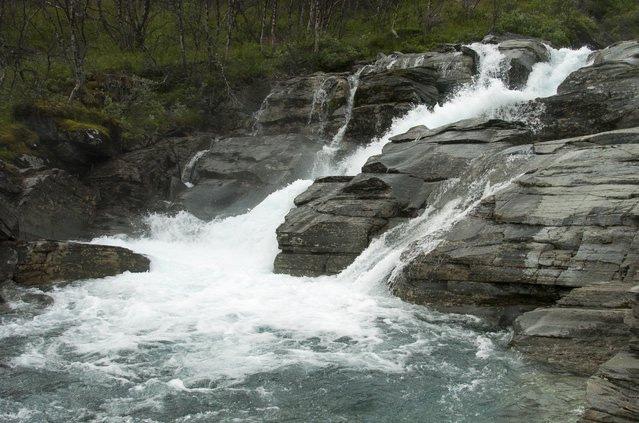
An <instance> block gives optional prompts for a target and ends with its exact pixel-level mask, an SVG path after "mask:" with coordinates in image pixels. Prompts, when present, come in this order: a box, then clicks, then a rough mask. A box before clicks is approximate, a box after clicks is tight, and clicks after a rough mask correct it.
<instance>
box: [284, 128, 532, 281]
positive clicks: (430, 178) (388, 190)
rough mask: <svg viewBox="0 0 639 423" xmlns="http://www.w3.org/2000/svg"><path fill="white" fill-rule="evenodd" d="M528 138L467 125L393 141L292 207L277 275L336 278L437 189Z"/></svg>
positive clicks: (418, 132)
mask: <svg viewBox="0 0 639 423" xmlns="http://www.w3.org/2000/svg"><path fill="white" fill-rule="evenodd" d="M530 136H531V134H530V132H529V131H528V130H527V129H526V128H525V127H524V126H523V125H520V124H516V123H508V122H504V121H501V120H485V119H472V120H467V121H461V122H458V123H455V124H452V125H447V126H445V127H442V128H437V129H435V130H426V129H423V128H422V129H420V128H417V129H415V130H413V131H411V134H410V135H404V136H400V137H396V138H395V139H394V140H393V142H392V143H390V144H387V145H386V146H385V147H384V150H383V152H382V154H381V155H380V156H375V157H371V158H370V159H369V160H368V162H367V163H366V164H365V165H364V167H363V169H362V170H363V173H361V174H360V175H358V176H356V177H354V178H348V177H346V178H343V177H342V178H339V177H338V178H325V179H320V180H318V181H316V182H315V183H314V184H313V185H312V186H311V187H310V188H309V190H308V191H307V192H305V193H303V194H302V195H300V196H299V197H298V198H297V199H296V200H295V204H296V206H297V208H296V209H293V210H292V211H291V212H290V213H289V214H288V215H287V216H286V219H285V222H284V223H283V224H282V225H281V226H280V227H279V228H278V229H277V239H278V243H279V246H280V249H281V250H282V252H281V253H280V254H279V255H278V256H277V258H276V260H275V270H276V271H278V272H284V273H291V274H296V275H318V274H326V273H328V274H330V273H337V272H339V271H340V270H342V269H343V268H344V267H346V266H347V265H348V264H350V263H351V262H352V261H353V260H354V259H355V257H356V256H357V255H358V254H359V253H361V252H362V251H363V250H364V249H365V248H366V247H367V246H368V244H369V243H370V241H371V240H372V239H373V237H375V236H376V235H379V234H380V233H382V232H383V231H385V230H387V229H388V228H390V227H392V226H394V225H395V224H397V223H398V222H401V221H403V220H406V219H407V218H410V217H415V216H416V215H417V214H418V213H419V211H420V210H422V209H423V208H424V207H425V206H426V205H428V204H430V203H431V202H432V199H433V195H434V194H436V193H437V192H438V188H439V187H441V186H442V184H444V183H445V182H446V181H447V180H448V179H450V178H454V177H458V176H459V175H460V173H461V172H462V171H463V170H464V169H465V168H467V167H468V166H469V164H470V163H471V162H472V161H473V160H475V159H477V158H478V157H481V156H491V155H494V154H496V152H498V151H502V150H505V149H507V148H508V147H511V146H516V145H518V144H523V143H526V142H528V141H529V140H530ZM409 137H410V138H412V139H411V140H409ZM409 141H410V142H409Z"/></svg>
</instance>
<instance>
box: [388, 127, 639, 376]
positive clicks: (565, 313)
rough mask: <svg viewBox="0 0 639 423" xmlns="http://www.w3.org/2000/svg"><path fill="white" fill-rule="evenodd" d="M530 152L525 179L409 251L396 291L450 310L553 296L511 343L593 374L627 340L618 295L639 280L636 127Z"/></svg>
mask: <svg viewBox="0 0 639 423" xmlns="http://www.w3.org/2000/svg"><path fill="white" fill-rule="evenodd" d="M399 145H402V144H399ZM533 151H534V152H535V155H534V156H533V157H532V158H531V160H530V161H529V162H528V164H527V166H526V167H524V168H522V169H521V171H522V172H526V174H525V175H523V176H521V177H520V178H519V179H518V180H517V181H516V182H515V183H513V184H511V185H510V186H509V187H508V188H506V189H504V190H502V191H499V192H497V193H496V194H494V195H492V196H490V197H488V198H486V199H484V200H483V201H482V202H481V203H480V205H479V206H478V207H477V208H476V209H475V210H474V211H473V212H471V213H470V215H469V216H468V217H467V218H466V219H464V220H462V221H460V222H459V223H458V224H456V225H455V226H454V227H453V228H452V229H451V230H450V232H448V233H447V234H446V236H445V238H444V241H443V242H441V243H440V244H439V245H438V246H437V247H436V248H435V249H434V250H432V251H429V252H425V253H418V254H416V255H411V251H408V252H406V253H405V256H406V257H412V258H411V260H410V262H409V264H408V265H407V266H406V267H405V268H404V271H403V275H402V277H400V278H398V280H397V281H395V284H394V288H393V289H394V292H395V294H396V295H399V296H400V297H402V298H404V299H406V300H408V301H411V302H416V303H421V304H428V305H430V306H433V307H436V308H440V309H447V310H456V311H459V310H470V309H473V308H475V309H481V308H489V309H495V308H501V309H503V310H506V311H507V310H508V308H509V307H511V306H518V307H519V312H523V311H526V310H525V308H526V307H530V308H534V307H535V306H539V305H547V306H550V305H553V304H554V302H555V301H556V300H559V303H558V306H559V307H552V308H546V309H538V310H534V311H529V312H527V313H524V314H523V315H522V316H521V317H519V318H518V320H517V322H516V324H515V337H514V341H513V343H514V345H515V346H517V347H518V348H519V349H520V350H522V351H524V352H526V353H528V354H529V355H530V356H533V357H536V358H544V357H545V358H546V359H550V360H551V361H554V362H556V363H555V364H563V365H565V367H568V368H570V369H571V370H575V371H580V372H585V373H588V372H590V373H592V371H593V370H594V369H595V368H596V366H597V365H599V364H600V363H601V362H603V361H605V360H606V359H608V358H610V356H611V355H612V354H613V353H614V352H615V351H617V350H618V349H619V348H620V347H621V346H622V345H624V343H627V340H628V337H629V332H628V328H627V326H626V324H625V320H626V317H627V314H628V313H627V312H628V308H627V307H628V301H626V300H624V299H623V297H624V296H623V292H621V291H623V290H624V289H627V288H628V287H629V286H631V285H632V284H635V283H637V281H639V254H638V253H637V251H639V238H638V237H637V233H638V229H639V214H638V213H639V179H637V175H638V174H639V173H638V171H639V168H638V167H637V165H638V162H637V161H636V157H637V155H638V154H639V128H633V129H628V130H620V131H614V132H609V133H602V134H597V135H593V136H586V137H577V138H572V139H567V140H559V141H554V142H550V143H540V144H535V145H534V149H533ZM608 284H612V285H608ZM574 288H579V290H575V291H573V292H570V291H571V290H572V289H574ZM562 296H563V298H561V299H560V297H562ZM510 317H516V316H513V315H512V314H511V315H510ZM585 345H588V346H589V348H587V349H584V346H585ZM549 348H550V349H551V350H553V351H554V350H555V349H560V350H561V351H562V353H561V354H560V355H549V354H548V353H547V349H549ZM546 361H548V360H546ZM571 366H572V367H571Z"/></svg>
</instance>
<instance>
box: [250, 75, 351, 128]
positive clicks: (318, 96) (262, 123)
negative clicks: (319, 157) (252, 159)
mask: <svg viewBox="0 0 639 423" xmlns="http://www.w3.org/2000/svg"><path fill="white" fill-rule="evenodd" d="M347 77H348V75H345V74H327V73H317V74H314V75H311V76H300V77H296V78H292V79H288V80H285V81H281V82H280V83H279V84H278V85H276V86H275V87H274V88H273V89H272V90H271V92H270V94H269V95H268V96H267V97H266V99H265V100H264V102H263V103H262V106H261V108H260V110H258V112H257V115H256V118H255V119H256V120H255V128H254V129H255V130H256V132H257V134H258V135H259V134H264V135H274V134H283V133H298V134H305V135H314V136H329V137H330V136H332V135H333V134H335V133H336V132H337V130H338V128H339V127H341V126H342V125H343V123H344V120H345V118H346V116H345V114H346V106H347V103H348V97H349V91H350V84H349V81H348V79H347Z"/></svg>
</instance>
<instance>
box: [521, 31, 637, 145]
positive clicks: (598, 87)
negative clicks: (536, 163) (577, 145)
mask: <svg viewBox="0 0 639 423" xmlns="http://www.w3.org/2000/svg"><path fill="white" fill-rule="evenodd" d="M637 54H639V43H637V42H628V43H625V44H622V45H617V47H614V46H613V47H610V48H609V49H605V50H602V51H601V52H598V53H595V55H594V56H593V60H594V61H595V63H596V64H594V65H592V66H586V67H584V68H581V69H579V70H577V71H575V72H573V73H572V74H570V75H569V76H568V77H567V78H566V80H565V81H564V82H563V83H562V84H561V85H560V86H559V89H558V94H557V95H555V96H551V97H547V98H542V99H539V100H536V101H533V102H532V104H531V106H532V107H533V108H536V109H537V110H540V111H541V114H540V116H539V120H540V122H541V123H542V128H541V132H540V134H539V138H540V139H547V140H550V139H559V138H569V137H574V136H577V135H586V134H592V133H594V132H602V131H611V130H615V129H622V128H631V127H635V126H638V125H639V63H637V60H636V59H635V58H636V56H637Z"/></svg>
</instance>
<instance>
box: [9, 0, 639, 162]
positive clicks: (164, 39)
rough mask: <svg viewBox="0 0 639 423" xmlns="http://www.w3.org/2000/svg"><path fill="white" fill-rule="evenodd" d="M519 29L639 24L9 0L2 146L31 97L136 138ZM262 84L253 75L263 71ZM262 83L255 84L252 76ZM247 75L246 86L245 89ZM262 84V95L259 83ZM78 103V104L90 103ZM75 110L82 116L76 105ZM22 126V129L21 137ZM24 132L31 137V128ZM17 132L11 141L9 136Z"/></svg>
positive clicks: (575, 38) (550, 12) (545, 16)
mask: <svg viewBox="0 0 639 423" xmlns="http://www.w3.org/2000/svg"><path fill="white" fill-rule="evenodd" d="M491 31H493V32H516V33H520V34H524V35H531V36H536V37H540V38H544V39H546V40H549V41H550V42H552V43H555V44H557V45H574V44H583V43H588V44H591V45H593V46H598V45H602V44H608V43H611V42H613V41H616V40H620V39H627V38H633V37H637V36H638V35H639V3H638V2H637V1H636V0H15V1H10V2H8V1H5V2H0V92H1V93H2V99H3V101H2V102H0V127H1V128H0V142H2V144H3V145H2V146H0V154H3V155H4V156H7V155H10V154H11V151H10V150H11V149H15V151H16V152H17V151H23V150H24V149H25V148H26V147H25V146H24V145H23V144H24V143H27V142H28V139H29V136H30V135H29V134H28V133H27V132H25V129H24V128H22V127H20V125H19V124H17V123H15V121H19V119H18V118H19V116H16V113H15V111H16V110H19V109H20V108H21V107H24V104H25V103H26V104H35V103H37V104H39V106H38V107H39V108H40V109H41V110H46V108H47V107H49V106H48V105H47V103H48V104H49V105H50V107H53V108H56V107H58V105H59V104H60V103H63V102H67V103H69V104H73V105H74V106H73V107H69V108H68V110H76V111H77V110H93V111H95V112H99V113H100V114H103V115H106V116H108V117H109V118H110V119H114V120H115V121H117V122H119V125H121V126H122V128H123V130H124V132H123V133H124V138H125V139H127V140H133V141H135V140H142V139H149V138H154V137H157V136H159V135H164V134H168V133H179V132H183V131H189V130H192V129H200V128H205V127H215V126H216V125H218V126H219V125H220V122H219V119H212V116H217V117H218V118H219V116H220V111H221V110H230V109H232V108H233V107H237V108H242V107H244V106H245V104H244V103H246V102H251V101H252V99H251V95H250V93H249V94H247V92H248V91H251V90H252V91H256V92H257V93H256V94H254V95H255V96H257V97H259V96H260V95H262V93H261V92H259V88H258V87H259V83H262V84H263V83H264V81H265V80H269V79H272V78H278V77H283V76H285V75H289V74H299V73H304V72H313V71H317V70H326V71H328V70H345V69H348V68H349V67H350V66H351V65H352V64H353V63H354V62H355V61H358V60H366V59H371V58H373V57H375V55H377V54H378V53H379V52H391V51H403V52H413V51H424V50H426V49H428V48H432V47H433V46H435V45H436V44H438V43H444V42H465V41H471V40H475V39H480V38H481V37H483V36H484V35H485V34H486V33H488V32H491ZM255 84H257V85H255ZM254 85H255V86H254ZM247 87H250V88H251V89H250V90H247ZM258 94H259V95H258ZM80 115H82V113H80ZM69 118H71V119H79V117H78V116H69ZM20 140H23V141H20ZM24 140H27V141H24ZM9 144H11V145H9Z"/></svg>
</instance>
